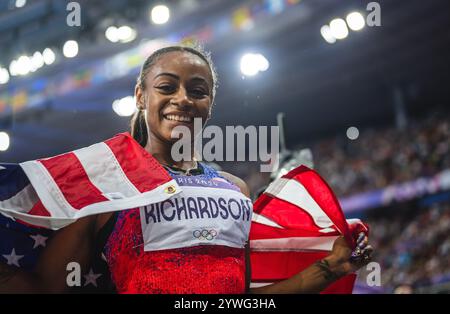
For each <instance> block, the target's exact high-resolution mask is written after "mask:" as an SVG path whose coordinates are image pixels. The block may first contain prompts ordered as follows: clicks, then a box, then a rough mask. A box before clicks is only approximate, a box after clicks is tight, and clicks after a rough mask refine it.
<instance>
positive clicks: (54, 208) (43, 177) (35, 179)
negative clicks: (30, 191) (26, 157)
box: [20, 160, 77, 222]
mask: <svg viewBox="0 0 450 314" xmlns="http://www.w3.org/2000/svg"><path fill="white" fill-rule="evenodd" d="M20 166H21V167H22V169H23V171H24V172H25V174H26V175H27V177H28V179H29V180H30V182H31V184H32V185H33V187H34V189H35V191H36V193H37V195H38V196H39V199H40V200H41V201H42V204H43V205H44V207H45V208H46V209H47V210H48V212H49V213H50V215H51V217H52V218H64V219H65V218H68V217H73V215H74V213H76V212H77V210H76V209H75V208H73V207H72V206H71V205H70V204H69V202H68V201H67V200H66V198H65V197H64V195H63V193H62V192H61V190H60V189H59V187H58V185H57V184H56V182H55V181H54V180H53V178H52V176H51V175H50V173H48V171H47V169H46V168H45V167H44V165H43V164H42V163H40V162H39V161H37V160H32V161H26V162H23V163H21V164H20ZM47 219H48V217H47ZM27 222H28V221H27Z"/></svg>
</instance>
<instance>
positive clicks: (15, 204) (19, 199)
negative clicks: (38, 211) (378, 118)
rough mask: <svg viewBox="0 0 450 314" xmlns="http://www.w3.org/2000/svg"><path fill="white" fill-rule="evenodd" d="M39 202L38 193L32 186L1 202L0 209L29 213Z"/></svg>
mask: <svg viewBox="0 0 450 314" xmlns="http://www.w3.org/2000/svg"><path fill="white" fill-rule="evenodd" d="M38 201H39V197H38V196H37V194H36V191H35V190H34V189H33V187H32V186H31V185H28V186H26V187H25V188H23V189H22V190H21V191H20V192H19V193H17V194H16V195H14V196H13V197H11V198H9V199H7V200H4V201H0V208H4V209H11V210H15V211H18V212H23V213H27V212H29V211H30V210H31V209H32V208H33V206H34V205H35V204H36V203H37V202H38Z"/></svg>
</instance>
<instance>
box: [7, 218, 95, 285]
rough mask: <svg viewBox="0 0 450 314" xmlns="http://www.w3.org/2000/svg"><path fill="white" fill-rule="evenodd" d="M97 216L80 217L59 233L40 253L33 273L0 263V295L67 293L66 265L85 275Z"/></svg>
mask: <svg viewBox="0 0 450 314" xmlns="http://www.w3.org/2000/svg"><path fill="white" fill-rule="evenodd" d="M96 217H97V216H90V217H86V218H81V219H79V220H78V221H76V222H74V223H72V224H71V225H69V226H67V227H65V228H63V229H60V230H58V231H57V232H56V233H55V234H54V235H53V237H52V238H51V240H50V241H49V243H48V244H47V247H46V248H45V249H44V250H43V251H42V254H41V255H40V256H39V260H38V262H37V264H36V267H35V269H34V270H33V271H31V272H29V271H24V270H22V269H20V268H15V267H11V266H8V265H6V264H4V263H2V262H0V293H61V292H66V291H68V290H69V288H70V287H69V286H68V285H67V284H66V278H67V275H68V274H69V272H68V271H67V265H68V264H69V263H70V262H76V263H78V264H79V265H80V266H81V272H82V273H83V272H85V271H86V268H87V267H88V266H89V263H90V257H91V256H92V250H93V248H94V245H93V242H94V234H95V229H96Z"/></svg>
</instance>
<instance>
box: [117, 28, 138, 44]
mask: <svg viewBox="0 0 450 314" xmlns="http://www.w3.org/2000/svg"><path fill="white" fill-rule="evenodd" d="M117 38H118V39H119V40H120V41H121V42H123V43H127V42H130V41H132V40H134V39H135V38H136V31H135V30H134V29H132V28H131V27H130V26H127V25H124V26H121V27H119V28H118V29H117Z"/></svg>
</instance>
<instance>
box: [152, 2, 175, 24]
mask: <svg viewBox="0 0 450 314" xmlns="http://www.w3.org/2000/svg"><path fill="white" fill-rule="evenodd" d="M150 15H151V19H152V22H153V23H155V24H165V23H167V21H168V20H169V18H170V10H169V8H168V7H167V6H165V5H157V6H155V7H153V9H152V11H151V14H150Z"/></svg>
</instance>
